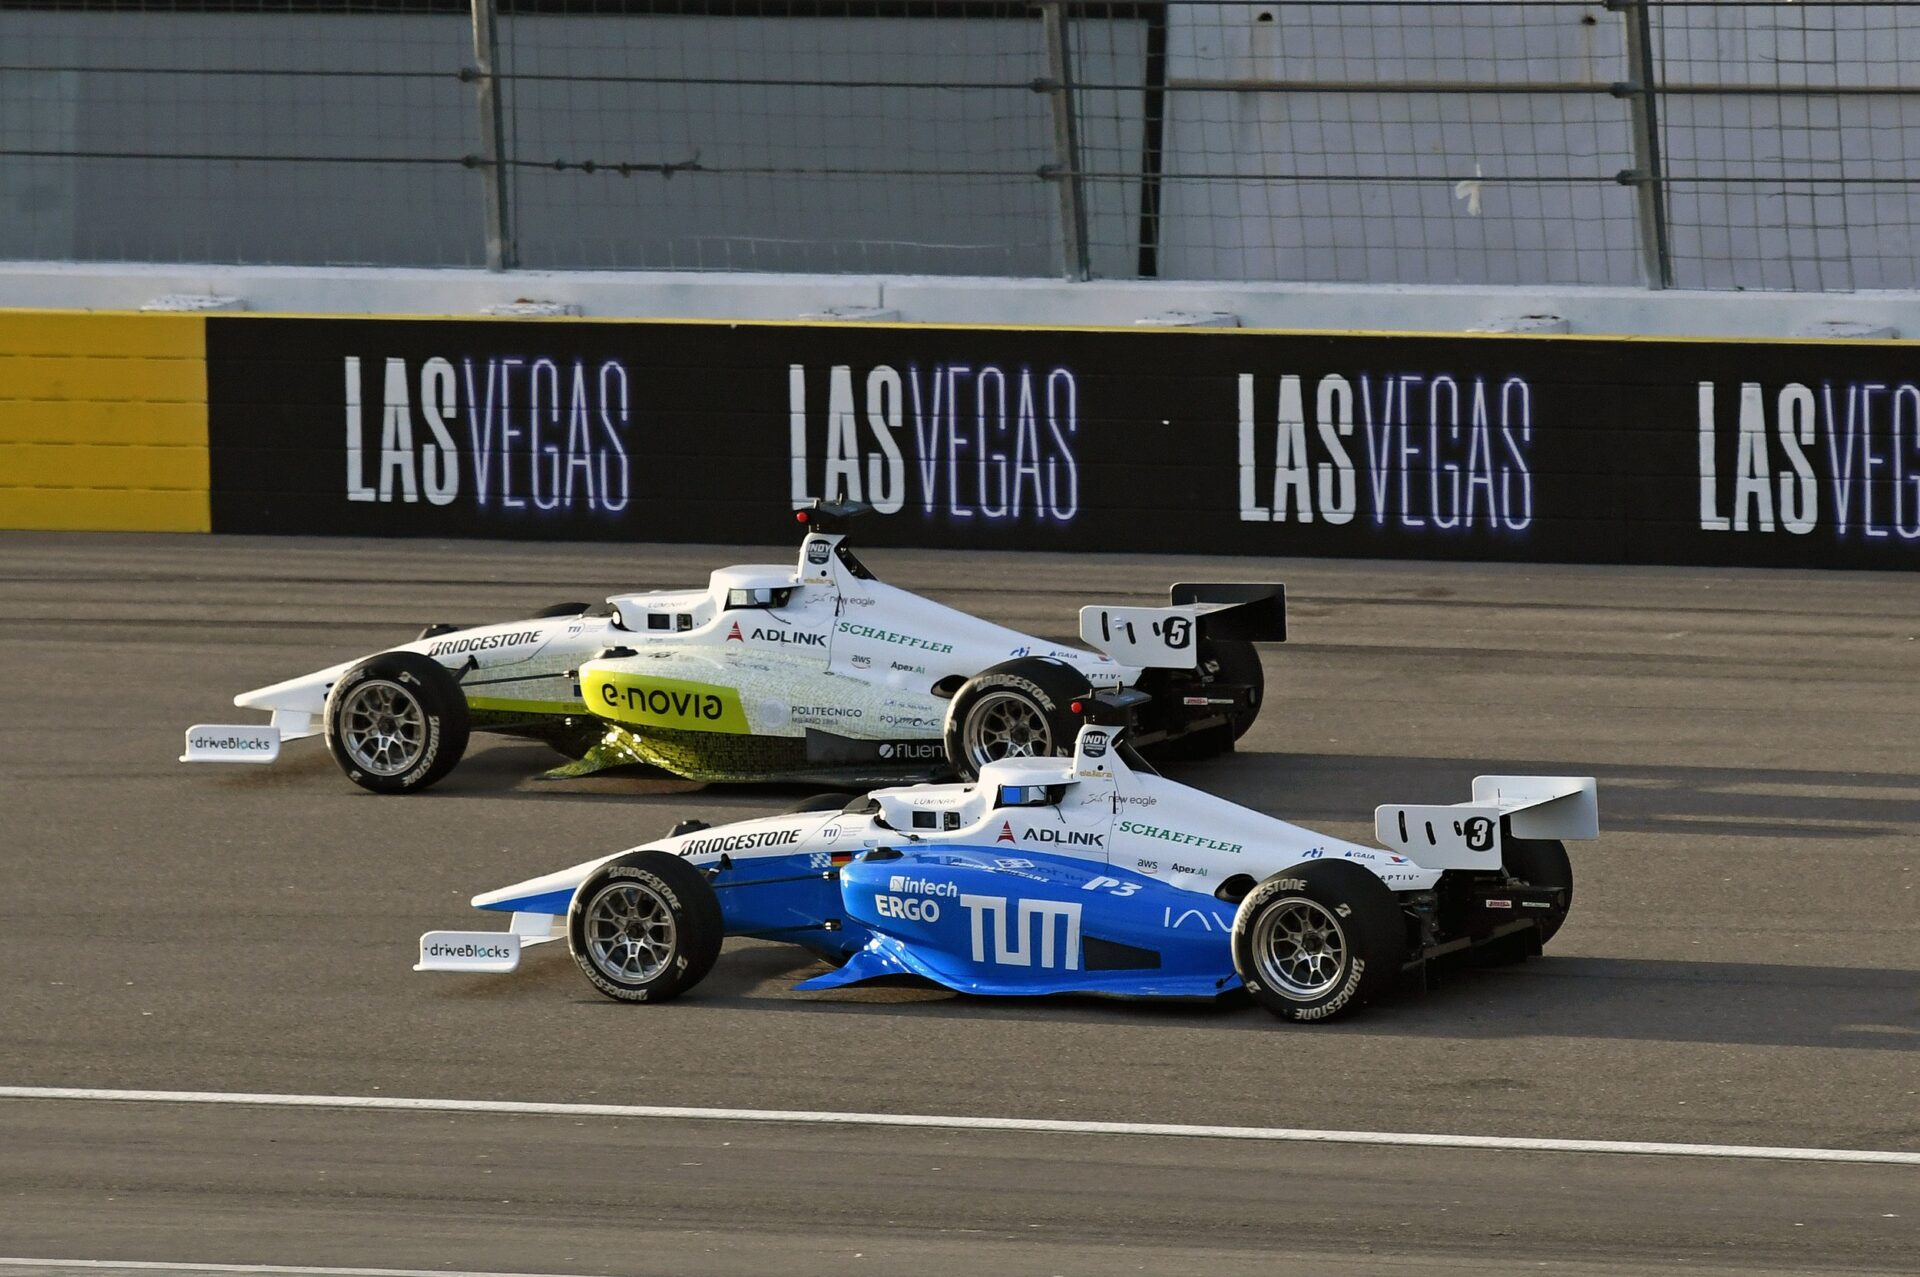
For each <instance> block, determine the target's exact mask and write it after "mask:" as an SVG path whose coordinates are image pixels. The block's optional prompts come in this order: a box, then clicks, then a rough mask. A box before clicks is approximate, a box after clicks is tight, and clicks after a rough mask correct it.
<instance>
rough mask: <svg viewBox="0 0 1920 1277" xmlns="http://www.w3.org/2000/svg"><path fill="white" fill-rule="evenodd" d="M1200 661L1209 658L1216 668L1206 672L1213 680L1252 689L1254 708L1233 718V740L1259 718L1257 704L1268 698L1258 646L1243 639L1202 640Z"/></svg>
mask: <svg viewBox="0 0 1920 1277" xmlns="http://www.w3.org/2000/svg"><path fill="white" fill-rule="evenodd" d="M1200 660H1201V662H1202V663H1203V664H1204V663H1206V662H1208V661H1212V662H1213V664H1214V665H1215V666H1216V667H1217V668H1215V669H1213V670H1211V671H1208V672H1209V673H1211V674H1212V675H1213V677H1214V679H1215V680H1216V681H1218V682H1221V683H1244V684H1246V685H1247V686H1248V687H1251V688H1252V689H1253V707H1252V708H1251V709H1249V710H1248V711H1247V712H1246V713H1245V714H1236V715H1235V716H1234V717H1233V739H1235V740H1239V739H1240V738H1241V737H1242V736H1245V735H1246V734H1247V729H1248V728H1250V727H1252V726H1253V720H1254V719H1256V718H1258V717H1260V707H1261V705H1263V704H1264V703H1265V702H1266V699H1267V671H1266V667H1265V666H1263V665H1261V663H1260V649H1259V648H1257V647H1255V646H1254V645H1253V644H1251V643H1248V642H1246V641H1245V640H1242V639H1203V640H1201V644H1200Z"/></svg>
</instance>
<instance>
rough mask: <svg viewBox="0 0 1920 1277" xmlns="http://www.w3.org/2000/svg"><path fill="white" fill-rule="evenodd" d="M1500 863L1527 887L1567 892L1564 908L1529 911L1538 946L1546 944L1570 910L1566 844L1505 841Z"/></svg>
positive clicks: (1538, 840) (1570, 871)
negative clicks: (1535, 927)
mask: <svg viewBox="0 0 1920 1277" xmlns="http://www.w3.org/2000/svg"><path fill="white" fill-rule="evenodd" d="M1501 860H1502V861H1503V862H1504V863H1505V865H1506V869H1507V872H1508V873H1509V874H1511V875H1512V876H1513V877H1515V878H1518V879H1519V880H1520V881H1521V882H1524V883H1526V884H1527V885H1528V886H1529V887H1548V888H1558V889H1559V890H1561V891H1564V892H1566V893H1567V908H1566V909H1553V910H1547V911H1541V910H1534V911H1531V912H1532V913H1533V918H1534V922H1535V923H1537V924H1538V925H1539V927H1540V943H1541V944H1542V945H1545V944H1546V943H1547V941H1549V940H1551V939H1553V936H1554V933H1555V932H1556V931H1558V930H1560V924H1561V923H1563V922H1565V921H1566V920H1567V912H1568V910H1569V909H1571V908H1572V907H1573V862H1572V861H1571V860H1569V859H1567V845H1566V844H1565V843H1563V842H1555V841H1552V840H1550V839H1545V838H1508V839H1506V840H1505V842H1504V844H1503V849H1502V853H1501Z"/></svg>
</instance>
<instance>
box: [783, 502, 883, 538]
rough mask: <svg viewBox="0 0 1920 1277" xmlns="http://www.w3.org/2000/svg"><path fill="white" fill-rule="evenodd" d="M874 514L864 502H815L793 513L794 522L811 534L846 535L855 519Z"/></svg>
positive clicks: (870, 507)
mask: <svg viewBox="0 0 1920 1277" xmlns="http://www.w3.org/2000/svg"><path fill="white" fill-rule="evenodd" d="M871 513H873V507H872V506H870V505H868V504H867V503H866V502H864V501H821V500H818V499H816V500H813V501H810V502H808V503H807V504H806V505H804V506H801V507H800V508H799V509H798V510H795V511H794V512H793V521H794V522H795V523H798V524H800V525H801V526H802V527H804V528H806V529H807V530H808V531H810V532H836V533H840V534H842V535H844V534H845V533H846V531H847V524H848V523H849V522H850V521H851V520H852V519H854V518H855V517H857V516H859V515H863V514H871Z"/></svg>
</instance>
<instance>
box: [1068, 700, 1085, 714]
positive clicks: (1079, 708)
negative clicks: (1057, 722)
mask: <svg viewBox="0 0 1920 1277" xmlns="http://www.w3.org/2000/svg"><path fill="white" fill-rule="evenodd" d="M1067 709H1068V710H1070V711H1071V712H1073V713H1075V714H1084V713H1086V712H1087V707H1086V706H1085V705H1083V704H1082V703H1080V702H1079V701H1075V702H1074V703H1073V704H1071V705H1069V706H1067Z"/></svg>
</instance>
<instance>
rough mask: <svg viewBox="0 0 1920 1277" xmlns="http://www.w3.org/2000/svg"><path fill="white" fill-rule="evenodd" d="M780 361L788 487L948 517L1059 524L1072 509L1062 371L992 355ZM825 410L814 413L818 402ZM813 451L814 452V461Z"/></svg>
mask: <svg viewBox="0 0 1920 1277" xmlns="http://www.w3.org/2000/svg"><path fill="white" fill-rule="evenodd" d="M821 379H822V378H821V374H820V371H819V370H817V369H816V370H814V371H813V373H812V376H811V378H810V377H809V369H808V367H807V365H805V364H791V365H789V366H788V369H787V409H788V432H789V440H790V445H791V448H790V463H791V467H792V471H791V481H790V487H791V496H792V498H793V504H794V506H795V507H796V508H798V507H801V506H804V505H807V504H809V503H811V502H812V501H813V500H814V499H815V498H816V497H826V498H827V499H829V500H840V501H865V502H867V503H868V504H870V505H871V506H872V507H873V508H874V509H875V510H877V511H879V512H880V513H881V514H898V513H899V512H900V511H902V510H903V509H906V508H907V507H908V506H909V505H911V506H913V507H915V508H916V509H918V510H919V511H920V513H921V514H922V515H923V516H926V517H929V518H931V517H935V516H938V517H941V518H942V519H944V520H945V521H947V522H952V523H960V522H966V523H981V524H989V525H991V524H1019V523H1028V524H1031V523H1056V524H1069V523H1072V522H1073V519H1074V516H1075V515H1077V514H1079V512H1080V464H1079V461H1078V459H1077V458H1076V457H1075V455H1074V441H1075V437H1076V436H1077V435H1078V434H1079V430H1080V389H1079V385H1078V383H1077V382H1076V380H1075V378H1074V374H1073V372H1072V370H1071V369H1068V368H1062V367H1054V368H1045V369H1040V368H1033V367H1031V366H1028V365H1024V364H1020V365H1012V364H1009V365H1004V366H1003V365H1001V364H995V363H979V364H974V363H965V364H961V363H936V364H933V365H931V366H929V367H926V368H922V367H921V366H920V365H918V364H913V363H910V364H907V365H906V366H905V368H904V369H900V368H895V367H893V366H891V365H888V364H876V365H873V366H871V367H869V368H867V369H865V371H864V372H863V373H862V375H861V377H860V378H859V380H860V381H861V382H862V383H863V385H862V386H861V390H862V391H863V392H864V394H863V395H862V396H860V397H858V398H857V397H856V392H855V389H854V385H855V376H854V365H852V364H834V365H832V366H830V367H829V368H828V369H827V370H826V371H825V377H824V380H825V381H826V393H825V396H824V403H823V402H821V399H822V396H821V395H820V394H819V392H818V390H817V387H818V384H819V382H820V380H821ZM822 408H824V409H825V412H824V415H822V414H821V412H820V410H821V409H822ZM816 458H817V460H816Z"/></svg>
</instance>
